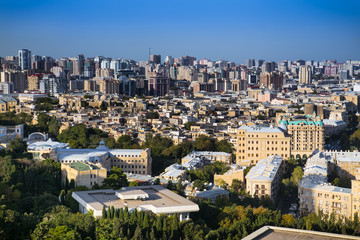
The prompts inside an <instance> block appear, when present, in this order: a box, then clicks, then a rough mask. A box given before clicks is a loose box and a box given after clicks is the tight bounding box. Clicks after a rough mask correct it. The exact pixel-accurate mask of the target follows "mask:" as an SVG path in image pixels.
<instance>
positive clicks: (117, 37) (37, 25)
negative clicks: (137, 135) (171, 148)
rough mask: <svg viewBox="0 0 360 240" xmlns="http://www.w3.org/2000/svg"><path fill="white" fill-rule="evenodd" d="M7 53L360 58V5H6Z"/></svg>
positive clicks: (1, 10)
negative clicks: (21, 50) (149, 51)
mask: <svg viewBox="0 0 360 240" xmlns="http://www.w3.org/2000/svg"><path fill="white" fill-rule="evenodd" d="M0 6H1V7H0V28H1V29H3V30H4V31H5V32H6V33H7V34H5V35H3V38H2V40H1V41H0V42H1V43H2V44H0V55H1V56H7V55H17V51H18V50H19V49H23V48H25V49H29V50H31V51H32V54H36V55H41V56H52V57H55V58H61V57H71V56H76V55H77V54H80V53H83V54H84V55H85V56H91V57H95V56H98V55H102V56H108V57H120V58H127V59H134V60H137V61H140V60H147V59H148V49H149V48H151V49H152V53H154V54H161V55H162V56H163V57H164V56H166V55H170V56H173V57H180V56H185V55H190V56H195V57H197V59H201V58H208V59H212V60H220V59H223V60H228V61H233V62H236V63H244V62H245V61H246V59H248V58H254V59H265V60H271V61H281V60H285V59H289V60H296V59H306V60H307V59H312V60H315V61H321V60H324V59H336V60H338V61H339V62H344V61H346V60H347V59H358V58H359V55H360V54H359V53H360V46H359V44H358V43H359V42H360V30H359V29H360V10H359V9H360V8H359V7H360V3H359V2H356V1H346V3H344V4H343V5H338V4H337V2H336V1H311V2H310V1H299V2H291V3H290V2H287V1H277V2H276V3H274V2H265V1H252V2H241V3H239V2H235V1H226V2H221V4H220V3H219V2H216V1H207V2H204V1H197V2H194V3H193V2H192V3H190V2H187V1H185V2H182V4H178V3H175V2H164V1H136V2H117V1H106V2H91V3H89V4H85V2H83V1H77V2H75V3H73V2H71V5H70V2H67V1H64V2H62V3H61V4H60V3H58V2H48V1H36V2H35V3H34V2H31V3H29V2H26V1H17V2H1V3H0Z"/></svg>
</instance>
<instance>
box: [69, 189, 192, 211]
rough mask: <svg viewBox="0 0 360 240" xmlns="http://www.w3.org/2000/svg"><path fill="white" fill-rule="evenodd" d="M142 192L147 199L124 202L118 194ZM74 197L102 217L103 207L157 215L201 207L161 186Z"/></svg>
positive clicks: (83, 192)
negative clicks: (147, 211) (149, 212)
mask: <svg viewBox="0 0 360 240" xmlns="http://www.w3.org/2000/svg"><path fill="white" fill-rule="evenodd" d="M139 190H141V192H142V193H143V194H145V193H146V194H147V195H148V198H146V199H143V200H142V199H133V200H123V199H120V198H119V197H118V196H117V195H116V193H118V195H119V194H121V195H126V194H132V193H134V191H136V192H138V191H139ZM72 197H73V198H74V199H75V200H76V201H78V202H79V203H80V204H81V205H83V206H85V207H86V208H87V209H88V210H89V209H92V210H93V211H94V214H95V216H100V215H101V212H102V208H103V205H105V207H107V208H109V207H111V206H114V208H125V207H128V208H129V210H132V209H135V208H137V209H139V210H149V211H152V212H153V213H155V214H172V213H176V212H178V213H181V212H197V211H199V206H198V205H197V204H196V203H193V202H192V201H190V200H188V199H186V198H183V197H182V196H180V195H178V194H176V193H174V192H172V191H170V190H168V189H167V188H164V187H162V186H160V185H149V186H137V187H127V188H123V189H122V190H117V191H116V190H112V189H102V190H92V191H80V192H73V193H72Z"/></svg>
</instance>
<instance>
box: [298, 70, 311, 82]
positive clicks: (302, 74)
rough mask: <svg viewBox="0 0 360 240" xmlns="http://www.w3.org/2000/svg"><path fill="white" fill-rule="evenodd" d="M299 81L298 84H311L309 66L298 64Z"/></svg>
mask: <svg viewBox="0 0 360 240" xmlns="http://www.w3.org/2000/svg"><path fill="white" fill-rule="evenodd" d="M299 83H300V84H311V67H310V66H300V67H299Z"/></svg>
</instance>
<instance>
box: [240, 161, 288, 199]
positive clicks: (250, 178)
mask: <svg viewBox="0 0 360 240" xmlns="http://www.w3.org/2000/svg"><path fill="white" fill-rule="evenodd" d="M282 163H283V158H282V157H280V156H278V155H272V156H269V157H267V158H265V159H262V160H261V161H259V162H258V163H257V164H256V166H254V167H252V168H251V169H250V171H249V172H248V174H247V175H246V177H245V178H246V191H247V192H248V193H249V194H250V195H251V196H256V197H258V198H261V197H266V196H269V197H270V199H271V200H272V201H276V199H277V196H278V191H279V189H280V183H281V176H282V171H281V168H282Z"/></svg>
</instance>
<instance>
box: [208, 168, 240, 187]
mask: <svg viewBox="0 0 360 240" xmlns="http://www.w3.org/2000/svg"><path fill="white" fill-rule="evenodd" d="M230 167H231V169H230V170H229V171H227V172H226V173H224V174H215V175H214V183H215V184H216V185H218V186H221V185H223V184H227V185H228V186H231V185H232V182H233V180H239V181H240V182H241V184H242V186H243V187H244V186H245V174H244V170H245V168H246V167H244V166H239V165H237V164H234V165H231V166H230Z"/></svg>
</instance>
